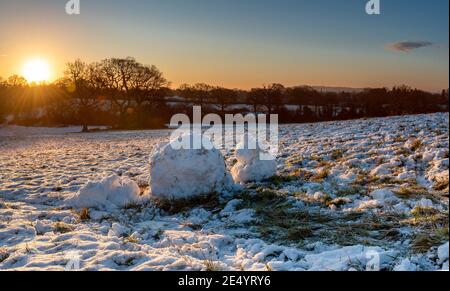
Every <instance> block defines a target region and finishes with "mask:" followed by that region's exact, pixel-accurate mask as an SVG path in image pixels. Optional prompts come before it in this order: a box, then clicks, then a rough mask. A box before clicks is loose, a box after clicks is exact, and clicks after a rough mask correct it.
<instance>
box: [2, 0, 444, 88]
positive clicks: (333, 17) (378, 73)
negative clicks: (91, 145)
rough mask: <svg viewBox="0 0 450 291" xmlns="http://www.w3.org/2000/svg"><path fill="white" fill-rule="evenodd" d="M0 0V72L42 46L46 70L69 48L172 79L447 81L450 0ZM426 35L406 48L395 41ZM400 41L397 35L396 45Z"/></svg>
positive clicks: (430, 84)
mask: <svg viewBox="0 0 450 291" xmlns="http://www.w3.org/2000/svg"><path fill="white" fill-rule="evenodd" d="M65 2H67V1H66V0H0V39H1V40H2V41H1V42H0V76H7V75H8V74H12V73H20V68H21V66H22V65H23V62H26V60H27V59H29V58H32V57H35V56H39V57H41V58H45V59H47V60H48V62H49V63H51V64H52V67H53V71H54V75H55V76H56V75H58V74H60V73H61V72H62V70H63V67H64V63H65V62H67V61H69V60H72V59H74V58H78V57H79V58H82V59H84V60H86V61H94V60H99V59H103V58H107V57H112V56H117V57H120V56H133V57H136V58H137V59H138V60H139V61H141V62H144V63H148V64H155V65H157V66H158V67H159V68H160V69H161V70H162V71H163V72H164V73H165V75H166V76H167V78H168V79H170V80H171V81H172V82H173V84H174V86H177V85H179V84H181V83H195V82H208V83H211V84H215V85H223V86H228V87H241V88H250V87H253V86H259V85H261V84H263V83H269V82H281V83H283V84H285V85H297V84H311V85H329V86H338V85H339V86H352V87H365V86H388V87H390V86H393V85H395V84H403V83H405V84H408V85H411V86H414V87H419V88H423V89H427V90H433V91H438V90H440V89H443V88H447V87H448V71H449V65H448V63H449V58H448V34H449V29H448V27H449V25H448V22H449V18H448V13H449V12H448V9H449V7H448V6H449V1H448V0H428V1H425V0H381V9H382V11H381V13H382V14H381V15H379V16H369V15H367V14H366V13H365V4H366V2H367V1H366V0H145V1H144V0H128V1H125V0H81V15H79V16H68V15H66V14H65V11H64V6H65ZM406 41H409V42H414V43H416V42H417V43H432V45H425V46H423V47H420V45H419V47H420V48H417V49H411V50H410V51H408V52H405V51H401V50H398V49H397V50H396V49H393V48H392V47H393V46H392V44H394V43H399V42H406ZM395 47H398V46H395Z"/></svg>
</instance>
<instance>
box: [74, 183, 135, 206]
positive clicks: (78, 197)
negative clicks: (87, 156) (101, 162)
mask: <svg viewBox="0 0 450 291" xmlns="http://www.w3.org/2000/svg"><path fill="white" fill-rule="evenodd" d="M141 202H143V197H141V196H140V189H139V186H138V185H137V184H136V182H134V181H132V180H131V179H129V178H126V177H119V176H117V175H111V176H109V177H106V178H104V179H103V180H102V181H100V182H88V183H87V184H86V186H84V187H83V188H81V189H80V191H78V192H77V193H76V194H75V195H73V196H72V197H70V198H68V199H67V201H66V203H67V205H69V206H71V207H74V208H78V209H80V208H97V209H109V210H111V209H116V208H120V207H126V206H129V205H132V204H138V203H141Z"/></svg>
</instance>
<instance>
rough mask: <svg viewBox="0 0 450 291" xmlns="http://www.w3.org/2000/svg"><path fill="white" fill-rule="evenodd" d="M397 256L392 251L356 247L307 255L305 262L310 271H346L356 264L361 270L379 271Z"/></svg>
mask: <svg viewBox="0 0 450 291" xmlns="http://www.w3.org/2000/svg"><path fill="white" fill-rule="evenodd" d="M395 255H396V252H395V251H392V250H387V251H385V250H383V249H381V248H379V247H365V246H362V245H356V246H349V247H344V248H341V249H336V250H332V251H325V252H322V253H319V254H312V255H306V256H305V260H306V262H307V263H308V264H309V265H310V269H309V270H310V271H318V270H329V271H344V270H347V269H348V268H349V267H351V265H352V264H355V263H358V264H359V267H360V268H363V269H366V270H375V271H379V270H380V268H381V267H382V266H383V265H385V264H387V263H388V262H389V261H391V260H393V259H394V257H395Z"/></svg>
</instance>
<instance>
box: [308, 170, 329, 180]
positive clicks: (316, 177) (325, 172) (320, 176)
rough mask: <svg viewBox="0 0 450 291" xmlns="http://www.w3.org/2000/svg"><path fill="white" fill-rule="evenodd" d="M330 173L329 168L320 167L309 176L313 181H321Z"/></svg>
mask: <svg viewBox="0 0 450 291" xmlns="http://www.w3.org/2000/svg"><path fill="white" fill-rule="evenodd" d="M329 175H330V170H329V169H328V168H323V169H320V170H319V171H318V172H317V173H316V174H315V175H314V176H312V177H311V181H313V182H323V181H324V180H325V179H326V178H328V176H329Z"/></svg>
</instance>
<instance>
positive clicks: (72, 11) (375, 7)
mask: <svg viewBox="0 0 450 291" xmlns="http://www.w3.org/2000/svg"><path fill="white" fill-rule="evenodd" d="M380 1H381V0H370V1H369V2H367V4H366V13H367V14H369V15H380V14H381V3H380ZM66 13H67V14H69V15H79V14H80V13H81V8H80V0H69V1H68V2H67V4H66Z"/></svg>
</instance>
